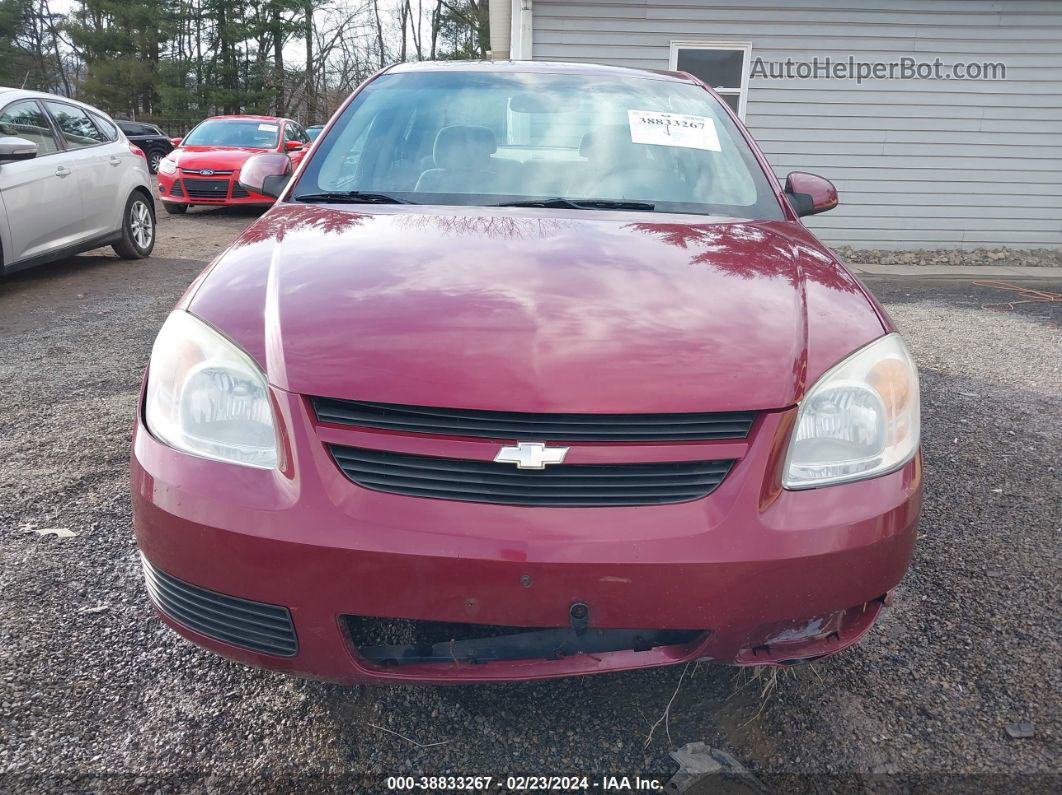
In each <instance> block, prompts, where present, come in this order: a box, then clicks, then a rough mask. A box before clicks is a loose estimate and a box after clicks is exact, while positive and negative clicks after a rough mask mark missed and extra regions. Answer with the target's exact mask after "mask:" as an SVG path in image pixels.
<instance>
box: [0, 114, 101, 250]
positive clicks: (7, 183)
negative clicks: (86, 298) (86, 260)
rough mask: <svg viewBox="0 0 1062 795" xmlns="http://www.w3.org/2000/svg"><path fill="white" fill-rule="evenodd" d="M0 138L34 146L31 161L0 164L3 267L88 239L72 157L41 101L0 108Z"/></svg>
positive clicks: (73, 154) (74, 158)
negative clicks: (9, 138)
mask: <svg viewBox="0 0 1062 795" xmlns="http://www.w3.org/2000/svg"><path fill="white" fill-rule="evenodd" d="M0 135H4V136H8V135H10V136H15V137H18V138H25V139H26V140H28V141H32V142H33V143H35V144H37V156H36V157H35V158H33V159H32V160H21V161H18V162H13V163H0V198H2V204H3V208H4V213H3V218H2V219H0V220H2V221H3V222H4V223H5V226H6V230H5V231H6V235H5V236H4V242H5V243H6V244H7V245H6V246H5V249H7V250H5V252H4V260H5V261H6V263H7V265H11V264H14V263H17V262H21V261H24V260H28V259H33V258H36V257H40V256H46V255H48V254H50V253H51V252H53V251H57V250H59V249H63V248H66V247H68V246H74V245H76V244H78V243H80V242H81V241H83V240H84V239H85V238H87V237H88V236H89V233H88V231H87V229H86V226H85V223H84V212H83V209H82V205H81V194H80V192H79V191H78V189H77V185H76V183H75V181H74V171H75V169H76V168H77V163H76V161H77V159H78V155H77V153H72V152H67V151H65V150H64V149H63V148H62V146H61V144H60V142H59V140H58V139H57V137H56V134H55V131H54V129H53V128H52V125H51V123H50V121H49V119H48V116H47V114H46V113H45V112H44V108H43V107H42V105H41V103H40V102H39V101H38V100H36V99H22V100H18V101H16V102H12V103H11V104H9V105H7V106H6V107H4V108H2V109H0Z"/></svg>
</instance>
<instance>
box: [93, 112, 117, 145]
mask: <svg viewBox="0 0 1062 795" xmlns="http://www.w3.org/2000/svg"><path fill="white" fill-rule="evenodd" d="M89 116H91V117H92V121H93V122H95V124H96V127H97V129H99V131H100V132H101V133H102V134H103V137H104V138H106V139H107V140H108V141H117V140H118V130H116V129H115V128H114V125H113V124H111V123H110V122H109V121H107V120H106V119H105V118H103V117H102V116H99V115H97V114H95V113H90V114H89Z"/></svg>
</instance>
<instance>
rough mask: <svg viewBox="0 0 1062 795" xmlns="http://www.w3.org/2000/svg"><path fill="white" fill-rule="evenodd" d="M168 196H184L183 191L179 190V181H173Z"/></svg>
mask: <svg viewBox="0 0 1062 795" xmlns="http://www.w3.org/2000/svg"><path fill="white" fill-rule="evenodd" d="M170 195H171V196H183V195H184V191H183V190H181V182H180V180H175V181H174V183H173V190H171V191H170Z"/></svg>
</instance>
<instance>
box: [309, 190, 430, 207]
mask: <svg viewBox="0 0 1062 795" xmlns="http://www.w3.org/2000/svg"><path fill="white" fill-rule="evenodd" d="M295 200H296V201H300V202H331V203H335V204H414V202H411V201H408V200H406V199H400V198H398V197H397V196H391V195H389V194H387V193H362V192H361V191H358V190H333V191H326V192H325V193H303V194H302V195H301V196H296V197H295Z"/></svg>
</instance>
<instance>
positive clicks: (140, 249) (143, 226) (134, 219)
mask: <svg viewBox="0 0 1062 795" xmlns="http://www.w3.org/2000/svg"><path fill="white" fill-rule="evenodd" d="M155 229H156V227H155V207H154V202H153V201H152V200H151V199H149V198H148V197H147V196H145V195H144V194H143V193H141V192H140V191H134V192H133V193H132V194H131V195H130V196H129V199H128V200H127V201H126V203H125V212H123V213H122V239H121V240H119V241H118V242H117V243H114V244H113V245H112V246H111V248H113V249H114V253H115V254H117V255H118V256H119V257H121V258H122V259H143V258H144V257H146V256H148V255H150V254H151V250H152V249H153V248H155V237H156V235H155Z"/></svg>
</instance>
